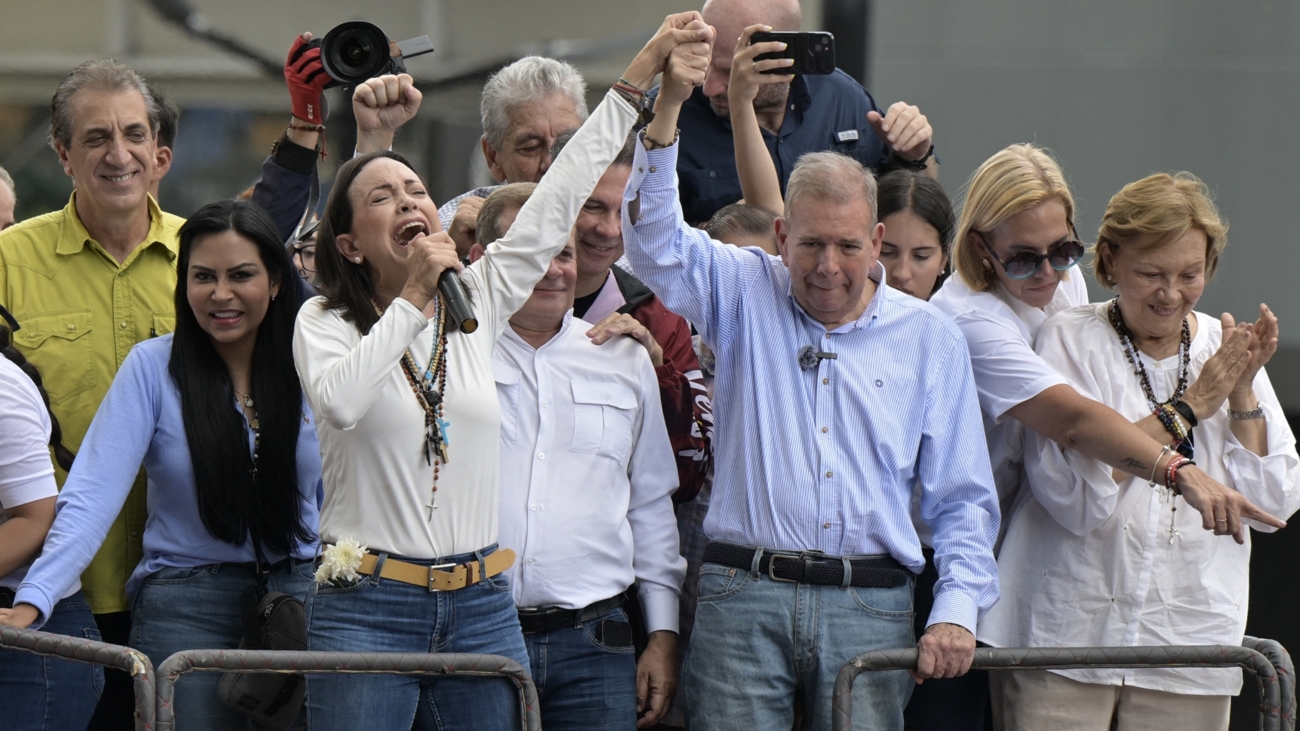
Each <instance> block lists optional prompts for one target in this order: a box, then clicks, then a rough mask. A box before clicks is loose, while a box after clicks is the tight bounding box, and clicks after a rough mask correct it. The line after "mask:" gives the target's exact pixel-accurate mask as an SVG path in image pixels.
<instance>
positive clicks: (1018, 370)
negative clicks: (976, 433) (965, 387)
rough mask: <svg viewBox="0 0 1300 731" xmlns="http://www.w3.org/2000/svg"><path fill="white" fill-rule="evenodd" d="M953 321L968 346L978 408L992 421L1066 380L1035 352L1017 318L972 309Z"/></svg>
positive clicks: (1000, 418) (1005, 415)
mask: <svg viewBox="0 0 1300 731" xmlns="http://www.w3.org/2000/svg"><path fill="white" fill-rule="evenodd" d="M955 322H956V323H957V327H959V328H961V332H962V335H964V336H965V337H966V346H967V347H968V348H969V349H970V361H971V370H972V371H973V372H974V374H975V387H976V390H978V392H979V400H980V408H981V409H983V410H984V413H986V414H988V415H989V417H990V418H992V419H993V420H994V421H995V422H999V423H1000V422H1001V421H1002V420H1003V419H1005V418H1006V417H1007V412H1008V411H1010V410H1011V409H1012V408H1013V407H1015V406H1018V405H1020V404H1022V403H1024V402H1025V401H1028V400H1029V399H1031V398H1033V397H1035V396H1037V395H1038V394H1040V393H1042V392H1043V391H1046V390H1047V389H1049V388H1051V387H1052V386H1056V385H1059V384H1062V383H1065V382H1066V380H1065V379H1064V378H1062V377H1061V376H1060V374H1059V373H1057V371H1056V370H1054V369H1053V368H1052V367H1051V366H1050V365H1048V363H1047V361H1045V360H1043V358H1042V357H1041V356H1039V355H1038V354H1037V353H1035V352H1034V347H1033V344H1032V343H1030V342H1029V341H1028V340H1027V339H1026V338H1025V335H1024V333H1023V332H1022V331H1021V329H1020V325H1019V322H1018V321H1017V322H1014V323H1013V322H1011V321H1003V320H1002V319H1001V318H999V317H997V315H996V314H989V315H986V314H984V313H981V312H972V313H967V314H964V315H961V316H960V317H958V318H956V319H955Z"/></svg>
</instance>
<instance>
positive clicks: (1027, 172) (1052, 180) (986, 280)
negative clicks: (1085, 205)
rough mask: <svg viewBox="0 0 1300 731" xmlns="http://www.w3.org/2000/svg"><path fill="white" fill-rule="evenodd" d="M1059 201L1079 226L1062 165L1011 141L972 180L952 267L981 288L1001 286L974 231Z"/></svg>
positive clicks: (983, 230)
mask: <svg viewBox="0 0 1300 731" xmlns="http://www.w3.org/2000/svg"><path fill="white" fill-rule="evenodd" d="M1053 199H1055V200H1059V201H1060V202H1061V204H1062V205H1064V206H1065V219H1066V220H1067V221H1068V222H1069V224H1070V229H1071V231H1073V229H1074V196H1073V195H1071V194H1070V186H1069V185H1068V184H1067V183H1066V182H1065V174H1064V173H1062V172H1061V165H1060V164H1059V163H1058V162H1057V161H1056V159H1055V158H1053V157H1052V155H1051V153H1050V152H1048V151H1047V150H1046V149H1044V148H1042V147H1039V146H1037V145H1034V144H1019V145H1011V146H1010V147H1007V148H1006V149H1003V150H1001V151H999V152H998V153H997V154H995V155H993V157H990V158H989V159H988V160H985V161H984V164H983V165H980V167H979V169H978V170H976V171H975V174H974V175H972V176H971V179H970V182H969V183H967V184H966V197H965V200H964V202H963V203H962V207H961V218H960V219H959V220H958V221H957V235H956V236H954V237H953V242H952V261H953V269H954V270H956V272H957V274H958V275H960V276H961V278H962V280H963V281H965V282H966V285H967V286H969V287H970V288H971V289H973V290H975V291H976V292H987V291H989V290H990V289H992V288H993V285H995V284H997V281H998V280H997V275H996V274H994V272H993V270H992V269H991V268H985V266H984V256H983V254H982V253H981V252H980V249H979V247H976V246H971V245H970V244H969V243H968V242H967V239H968V238H969V236H970V234H971V233H972V232H974V233H980V234H986V233H988V232H989V231H991V230H993V229H995V228H997V227H998V226H1001V225H1002V224H1003V223H1005V222H1006V220H1007V219H1009V218H1011V217H1012V216H1014V215H1016V214H1017V213H1020V212H1021V211H1026V210H1028V209H1030V208H1033V207H1034V206H1036V205H1039V204H1040V203H1043V202H1044V201H1049V200H1053Z"/></svg>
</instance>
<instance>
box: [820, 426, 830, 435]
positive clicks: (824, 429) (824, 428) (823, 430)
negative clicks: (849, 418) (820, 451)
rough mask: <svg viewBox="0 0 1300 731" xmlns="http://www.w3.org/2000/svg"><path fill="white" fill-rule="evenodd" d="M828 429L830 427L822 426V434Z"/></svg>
mask: <svg viewBox="0 0 1300 731" xmlns="http://www.w3.org/2000/svg"><path fill="white" fill-rule="evenodd" d="M828 431H830V428H828V427H822V434H825V433H826V432H828Z"/></svg>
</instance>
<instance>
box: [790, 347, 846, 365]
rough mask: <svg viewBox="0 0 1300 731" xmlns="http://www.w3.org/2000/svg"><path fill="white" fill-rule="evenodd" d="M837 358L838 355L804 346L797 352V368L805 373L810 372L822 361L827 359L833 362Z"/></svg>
mask: <svg viewBox="0 0 1300 731" xmlns="http://www.w3.org/2000/svg"><path fill="white" fill-rule="evenodd" d="M838 357H840V354H839V353H828V352H826V351H824V350H817V349H816V348H814V347H813V346H811V345H805V346H803V349H802V350H800V351H799V367H800V368H802V369H804V370H805V371H807V370H812V369H813V368H816V367H817V366H818V365H819V364H821V362H822V361H823V360H825V359H828V358H829V359H831V360H834V359H835V358H838Z"/></svg>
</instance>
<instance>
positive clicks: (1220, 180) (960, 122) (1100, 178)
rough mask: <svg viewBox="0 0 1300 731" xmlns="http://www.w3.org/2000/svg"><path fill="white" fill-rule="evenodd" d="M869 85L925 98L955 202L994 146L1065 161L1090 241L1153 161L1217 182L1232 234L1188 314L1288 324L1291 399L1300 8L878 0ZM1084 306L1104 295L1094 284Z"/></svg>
mask: <svg viewBox="0 0 1300 731" xmlns="http://www.w3.org/2000/svg"><path fill="white" fill-rule="evenodd" d="M871 9H872V14H871V34H870V39H871V40H870V45H869V64H868V68H869V72H868V73H869V76H870V78H869V79H868V88H870V89H871V91H872V93H873V94H875V95H876V98H877V99H878V100H879V101H880V103H881V104H882V105H884V104H887V103H891V102H893V101H896V100H898V99H904V100H907V101H909V102H912V103H914V104H917V105H918V106H920V107H921V109H922V110H923V111H925V113H926V115H927V116H928V117H929V118H930V120H931V122H932V124H933V125H934V128H935V142H936V146H937V149H938V150H939V151H940V155H941V157H942V159H943V170H942V179H943V182H944V185H945V186H946V187H947V188H948V191H949V193H950V194H951V195H954V196H956V195H957V194H958V193H959V191H960V188H961V186H962V185H963V184H964V183H965V182H966V180H967V178H968V177H969V175H970V174H971V172H972V171H974V169H975V168H976V167H977V166H978V165H979V164H980V163H981V162H982V161H983V160H984V159H986V158H987V157H988V156H989V155H991V154H993V153H994V152H996V151H997V150H999V149H1001V148H1002V147H1004V146H1006V145H1008V144H1011V143H1014V142H1027V141H1032V142H1037V143H1039V144H1042V145H1045V146H1047V147H1049V148H1051V149H1052V150H1053V151H1055V152H1056V154H1057V155H1058V156H1059V159H1060V160H1061V162H1062V163H1063V165H1064V168H1065V171H1066V174H1067V176H1068V177H1069V180H1070V183H1071V185H1072V187H1073V189H1074V193H1075V196H1076V198H1077V200H1078V203H1079V216H1078V222H1077V224H1078V228H1079V233H1080V235H1081V236H1082V237H1083V238H1084V239H1085V240H1092V239H1093V238H1095V236H1096V231H1097V225H1098V223H1099V221H1100V219H1101V214H1102V212H1103V211H1104V210H1105V207H1106V202H1107V201H1108V200H1109V199H1110V196H1111V195H1112V194H1113V193H1115V192H1116V191H1117V190H1119V188H1120V187H1121V186H1123V185H1124V184H1125V183H1129V182H1132V181H1134V180H1137V179H1139V178H1141V177H1143V176H1146V175H1149V174H1151V173H1153V172H1159V171H1172V170H1188V171H1191V172H1193V173H1195V174H1196V175H1198V176H1200V177H1201V178H1202V179H1203V180H1205V181H1206V183H1208V184H1209V186H1210V187H1211V188H1212V189H1213V190H1214V191H1215V192H1216V193H1217V202H1218V204H1219V207H1220V210H1221V212H1222V213H1223V214H1224V215H1225V216H1226V217H1227V219H1228V221H1229V223H1230V226H1231V228H1230V230H1229V235H1228V240H1229V246H1228V249H1227V251H1226V252H1225V255H1224V258H1223V260H1222V263H1221V265H1220V268H1219V272H1218V274H1217V275H1216V277H1215V279H1214V280H1213V281H1212V282H1211V283H1210V286H1209V287H1208V288H1207V290H1206V293H1205V296H1204V297H1203V299H1202V300H1201V304H1200V305H1199V306H1198V309H1200V310H1202V311H1204V312H1208V313H1212V314H1215V315H1217V314H1219V313H1221V312H1224V311H1228V312H1231V313H1233V314H1234V315H1236V316H1238V317H1239V318H1240V317H1247V316H1249V317H1250V319H1252V320H1253V319H1254V318H1255V317H1257V316H1258V309H1257V308H1258V306H1259V303H1260V302H1267V303H1268V304H1269V306H1270V307H1272V309H1273V310H1274V312H1276V313H1277V314H1278V317H1279V319H1280V321H1281V329H1282V337H1281V348H1282V351H1281V352H1279V354H1278V356H1277V357H1276V358H1275V360H1274V362H1273V364H1272V365H1270V367H1269V372H1270V374H1271V376H1272V378H1273V382H1274V385H1275V386H1276V387H1277V389H1278V391H1279V394H1280V395H1281V396H1282V397H1283V399H1284V403H1285V404H1286V405H1287V407H1288V410H1290V411H1293V412H1295V411H1300V388H1296V387H1293V386H1292V385H1291V381H1292V379H1291V377H1290V376H1291V374H1292V373H1294V372H1295V370H1296V368H1298V367H1300V287H1297V284H1296V282H1295V276H1294V272H1296V271H1297V269H1300V246H1298V245H1297V242H1296V231H1297V225H1296V222H1297V216H1300V210H1298V208H1300V206H1297V203H1300V177H1297V175H1296V170H1297V164H1298V163H1300V145H1297V144H1295V133H1294V132H1295V128H1296V119H1297V117H1298V116H1300V94H1298V93H1297V92H1298V91H1300V4H1298V3H1294V2H1261V1H1259V0H1240V1H1238V2H1231V3H1227V2H1213V1H1208V0H1191V1H1187V0H1181V1H1179V0H1130V1H1127V2H1125V1H1121V0H1088V2H1070V3H1067V2H1042V1H1041V0H984V1H982V2H956V1H954V0H874V1H873V2H872V3H871ZM1089 287H1090V291H1091V293H1092V295H1093V298H1094V300H1095V299H1097V298H1100V297H1104V296H1106V290H1103V289H1101V288H1100V287H1097V286H1096V285H1095V283H1093V282H1090V283H1089Z"/></svg>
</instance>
